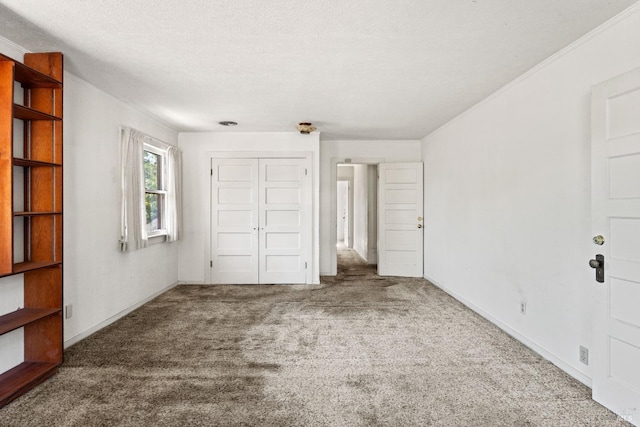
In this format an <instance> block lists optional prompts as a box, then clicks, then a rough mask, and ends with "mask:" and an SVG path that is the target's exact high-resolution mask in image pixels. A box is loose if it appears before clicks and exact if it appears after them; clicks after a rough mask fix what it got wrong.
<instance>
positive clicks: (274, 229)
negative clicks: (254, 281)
mask: <svg viewBox="0 0 640 427" xmlns="http://www.w3.org/2000/svg"><path fill="white" fill-rule="evenodd" d="M310 179H311V177H310V176H308V175H307V166H306V160H305V159H261V160H260V207H259V209H260V263H259V266H260V283H266V284H275V283H307V270H306V269H307V265H308V259H307V257H308V254H307V252H308V250H307V247H308V246H309V243H310V242H309V241H308V239H310V238H311V226H310V220H311V219H310V212H311V194H310V193H311V191H310Z"/></svg>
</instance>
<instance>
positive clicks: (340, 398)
mask: <svg viewBox="0 0 640 427" xmlns="http://www.w3.org/2000/svg"><path fill="white" fill-rule="evenodd" d="M339 256H340V268H339V274H338V276H337V277H326V278H323V280H322V285H321V286H312V287H309V286H209V287H208V286H179V287H177V288H175V289H173V290H171V291H169V292H167V293H165V294H163V295H161V296H160V297H158V298H156V299H155V300H153V301H151V302H150V303H148V304H146V305H145V306H143V307H141V308H140V309H138V310H136V311H135V312H133V313H132V314H130V315H129V316H126V317H125V318H123V319H121V320H120V321H118V322H116V323H114V324H113V325H111V326H109V327H107V328H105V329H103V330H101V331H100V332H98V333H96V334H94V335H93V336H91V337H89V338H88V339H85V340H84V341H82V342H80V343H79V344H77V345H75V346H73V347H71V348H70V349H68V350H67V351H66V352H65V363H64V365H63V366H62V368H61V369H60V372H59V373H58V375H56V376H55V377H53V378H52V379H51V380H49V381H47V382H46V383H44V384H42V385H41V386H39V387H37V388H36V389H34V390H33V391H31V392H30V393H28V394H27V395H25V396H23V397H21V398H19V399H18V400H16V401H14V402H13V403H11V404H10V405H8V406H7V407H5V408H4V409H1V410H0V425H1V426H16V427H17V426H20V427H25V426H118V425H122V426H429V425H434V426H572V427H573V426H614V425H625V424H624V423H623V422H622V421H621V420H619V419H618V418H617V417H616V416H615V415H614V414H612V413H611V412H609V411H607V410H606V409H604V408H603V407H601V406H600V405H598V404H597V403H595V402H594V401H592V400H591V399H590V390H589V389H588V388H587V387H585V386H584V385H582V384H580V383H579V382H577V381H575V380H573V379H572V378H570V377H569V376H568V375H566V374H564V373H563V372H562V371H560V370H559V369H557V368H556V367H554V366H553V365H552V364H550V363H548V362H546V361H545V360H543V359H541V358H540V357H539V356H537V355H536V354H534V353H533V352H531V351H530V350H528V349H527V348H525V347H524V346H522V345H521V344H519V343H517V342H516V341H514V340H513V339H512V338H510V337H509V336H507V335H506V334H504V333H503V332H501V331H500V330H498V329H497V328H496V327H495V326H493V325H492V324H490V323H488V322H487V321H485V320H484V319H482V318H481V317H479V316H478V315H476V314H475V313H473V312H471V311H470V310H468V309H466V308H465V307H464V306H462V305H461V304H459V303H458V302H456V301H455V300H453V299H452V298H450V297H449V296H448V295H446V294H445V293H444V292H442V291H440V290H439V289H437V288H436V287H434V286H432V285H430V284H429V283H428V282H426V281H424V280H418V279H405V278H380V277H377V276H376V275H375V269H374V268H371V267H368V266H366V265H364V264H363V263H362V262H361V261H358V257H357V255H356V254H355V253H354V252H353V251H341V252H340V255H339Z"/></svg>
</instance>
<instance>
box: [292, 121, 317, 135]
mask: <svg viewBox="0 0 640 427" xmlns="http://www.w3.org/2000/svg"><path fill="white" fill-rule="evenodd" d="M296 129H298V130H299V131H300V133H304V134H309V133H311V132H313V131H314V130H316V127H315V126H312V125H311V123H310V122H302V123H298V126H296Z"/></svg>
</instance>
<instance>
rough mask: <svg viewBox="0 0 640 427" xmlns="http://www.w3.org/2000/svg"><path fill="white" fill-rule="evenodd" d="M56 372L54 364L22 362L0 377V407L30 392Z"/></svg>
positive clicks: (56, 368) (56, 366) (56, 367)
mask: <svg viewBox="0 0 640 427" xmlns="http://www.w3.org/2000/svg"><path fill="white" fill-rule="evenodd" d="M57 371H58V365H56V364H55V363H43V362H23V363H21V364H20V365H18V366H16V367H15V368H13V369H10V370H8V371H7V372H5V373H4V374H2V375H0V407H2V406H5V405H6V404H7V403H9V402H11V401H12V400H14V399H16V398H17V397H19V396H21V395H22V394H24V393H26V392H27V391H29V390H31V389H32V388H33V387H35V386H37V385H38V384H40V383H41V382H43V381H44V380H46V379H47V378H49V377H51V376H53V375H54V374H55V373H56V372H57Z"/></svg>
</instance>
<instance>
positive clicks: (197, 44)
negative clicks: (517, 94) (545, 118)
mask: <svg viewBox="0 0 640 427" xmlns="http://www.w3.org/2000/svg"><path fill="white" fill-rule="evenodd" d="M634 3H636V0H562V1H560V0H535V1H534V0H455V1H452V0H394V1H383V0H351V1H345V0H307V1H294V0H270V1H258V0H180V1H178V0H173V1H172V0H158V1H153V2H150V1H148V0H127V1H122V0H95V1H78V0H57V1H44V0H0V36H4V37H6V38H7V39H9V40H12V41H13V42H15V43H17V44H18V45H21V46H23V47H25V48H27V49H29V50H31V51H62V52H64V53H65V61H66V62H65V66H66V69H67V70H68V71H70V72H72V73H74V74H76V75H78V76H79V77H81V78H83V79H85V80H87V81H89V82H90V83H92V84H94V85H95V86H97V87H99V88H101V89H103V90H104V91H106V92H108V93H110V94H112V95H114V96H115V97H117V98H119V99H121V100H123V101H125V102H128V103H131V104H133V105H135V106H137V107H138V108H140V109H142V110H145V111H147V112H149V113H150V114H151V115H153V116H155V117H157V118H159V119H160V120H162V121H163V122H165V123H167V124H169V125H170V126H171V127H173V128H175V129H176V130H180V131H229V130H230V129H229V128H223V127H222V126H220V125H218V124H217V122H219V121H221V120H235V121H237V122H239V123H240V125H239V126H237V127H236V128H234V129H233V131H244V132H271V131H294V130H295V124H296V123H297V122H300V121H311V122H313V123H314V124H315V125H317V126H318V128H319V130H320V131H321V132H322V138H323V139H418V138H422V137H424V136H425V135H427V134H428V133H430V132H431V131H433V130H434V129H436V128H438V127H439V126H441V125H443V124H444V123H446V122H447V121H449V120H450V119H452V118H453V117H455V116H456V115H458V114H459V113H461V112H462V111H464V110H466V109H468V108H469V107H471V106H472V105H474V104H476V103H477V102H479V101H480V100H482V99H483V98H485V97H486V96H488V95H489V94H491V93H492V92H495V91H496V90H497V89H499V88H500V87H502V86H504V85H505V84H507V83H508V82H509V81H511V80H513V79H514V78H516V77H517V76H518V75H520V74H522V73H523V72H525V71H526V70H528V69H530V68H531V67H533V66H534V65H536V64H537V63H539V62H541V61H542V60H544V59H546V58H547V57H549V56H550V55H552V54H553V53H555V52H557V51H558V50H560V49H561V48H563V47H564V46H566V45H568V44H569V43H571V42H573V41H575V40H576V39H578V38H579V37H581V36H582V35H584V34H586V33H587V32H589V31H590V30H592V29H593V28H595V27H597V26H598V25H599V24H601V23H603V22H605V21H606V20H608V19H609V18H611V17H613V16H614V15H616V14H617V13H619V12H621V11H622V10H624V9H625V8H627V7H629V6H630V5H632V4H634Z"/></svg>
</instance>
